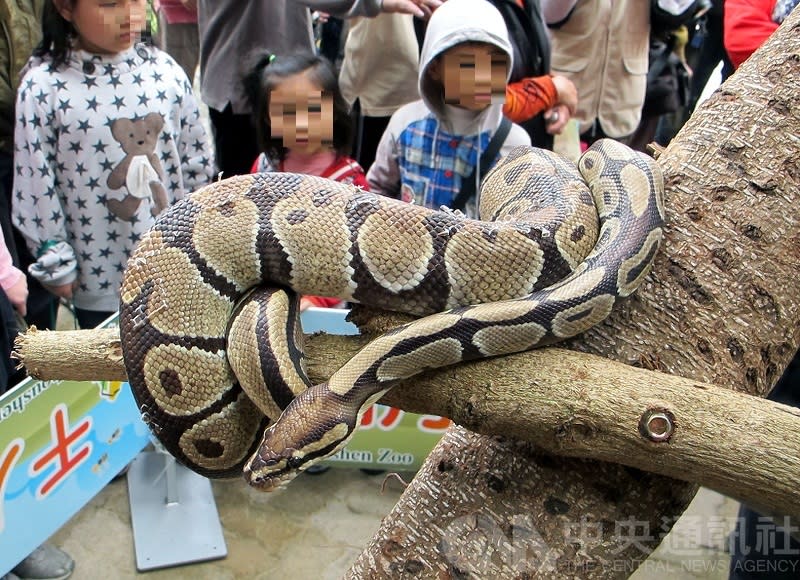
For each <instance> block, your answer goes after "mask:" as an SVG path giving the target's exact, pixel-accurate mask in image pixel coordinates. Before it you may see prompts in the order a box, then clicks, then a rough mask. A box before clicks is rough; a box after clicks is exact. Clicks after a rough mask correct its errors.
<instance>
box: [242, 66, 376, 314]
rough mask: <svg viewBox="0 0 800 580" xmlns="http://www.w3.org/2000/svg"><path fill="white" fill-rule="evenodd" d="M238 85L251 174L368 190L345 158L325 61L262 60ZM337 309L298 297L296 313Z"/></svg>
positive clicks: (338, 100) (341, 110)
mask: <svg viewBox="0 0 800 580" xmlns="http://www.w3.org/2000/svg"><path fill="white" fill-rule="evenodd" d="M244 82H245V89H246V92H247V96H248V99H249V100H250V104H251V107H252V109H253V111H254V115H255V123H256V134H257V137H258V142H259V147H260V148H261V150H262V151H263V153H261V154H260V155H259V156H258V157H257V158H256V160H255V162H254V163H253V167H252V172H253V173H259V172H269V171H289V172H292V173H304V174H307V175H317V176H320V177H327V178H328V179H332V180H334V181H340V182H343V183H349V184H352V185H356V186H358V187H361V188H363V189H369V185H368V184H367V179H366V176H365V175H364V170H363V169H362V168H361V166H360V165H359V164H358V162H356V161H354V160H353V159H350V158H349V157H348V156H347V155H348V153H349V152H350V149H351V146H352V139H353V121H352V117H351V116H350V111H349V108H348V106H347V102H346V101H345V100H344V98H343V97H342V94H341V92H340V90H339V83H338V82H337V79H336V73H335V71H334V69H333V67H332V66H331V64H330V62H328V60H327V59H325V58H323V57H320V56H315V55H306V54H295V55H289V56H275V55H271V54H265V55H263V56H261V57H259V58H258V60H257V62H256V64H255V66H254V67H253V69H252V71H251V72H250V74H248V75H247V77H245V79H244ZM339 303H340V301H339V300H338V299H335V298H324V297H321V296H303V298H302V300H301V302H300V308H301V309H305V308H308V307H309V306H324V307H329V306H335V305H338V304H339Z"/></svg>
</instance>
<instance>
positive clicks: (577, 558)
mask: <svg viewBox="0 0 800 580" xmlns="http://www.w3.org/2000/svg"><path fill="white" fill-rule="evenodd" d="M798 102H800V11H798V10H795V11H794V13H793V14H792V15H791V16H790V17H789V18H788V19H787V20H786V21H785V22H784V24H783V25H782V26H781V28H780V29H779V30H778V31H777V32H776V33H775V34H774V35H773V36H772V38H771V39H770V40H769V41H767V43H766V44H765V45H764V46H763V47H762V48H761V49H760V50H759V51H758V52H757V54H755V55H754V56H753V57H752V58H751V59H750V60H749V61H748V62H746V63H745V64H744V65H743V66H742V67H741V68H740V70H739V71H738V72H737V73H736V74H735V75H734V76H733V77H732V78H731V79H729V80H728V81H727V82H726V83H725V85H724V86H723V87H722V88H721V89H720V90H719V91H717V92H716V93H715V95H713V96H712V97H711V99H709V101H707V102H706V103H705V104H704V105H703V106H702V107H701V108H700V109H699V110H698V111H696V112H695V114H694V115H693V116H692V118H691V119H690V120H689V122H688V123H687V124H686V126H685V127H684V129H683V130H682V131H681V133H680V134H679V135H678V136H677V137H676V138H675V139H674V141H673V142H672V144H671V145H670V146H669V147H668V148H667V149H666V151H665V152H664V153H663V154H662V155H661V156H660V157H659V165H660V166H661V168H662V169H663V171H664V174H665V178H666V186H667V192H666V193H667V195H666V207H667V211H668V218H669V224H668V227H667V231H666V240H665V244H664V250H663V251H662V252H661V253H660V255H659V257H658V259H657V262H656V265H655V267H654V270H653V273H652V275H651V276H650V277H649V278H648V280H647V281H646V282H645V284H644V286H643V287H642V288H640V289H639V291H638V292H637V294H636V295H635V296H634V297H633V298H632V299H630V300H628V301H627V302H626V303H625V304H624V305H622V307H620V308H617V309H616V310H615V312H614V313H613V314H612V316H611V318H610V319H609V320H607V321H606V322H605V323H603V324H601V325H600V326H598V327H597V328H595V329H593V330H591V331H590V332H588V333H586V334H584V335H582V336H581V337H579V338H577V339H576V340H573V341H570V342H569V343H568V344H566V345H565V346H567V347H568V348H571V349H576V350H581V351H585V352H591V353H595V354H598V355H601V356H605V357H607V358H610V359H614V360H617V361H621V362H626V363H629V364H634V365H644V366H647V367H649V368H655V369H658V370H662V371H664V372H667V373H670V374H674V375H679V376H683V377H687V378H691V379H694V380H697V381H704V382H709V383H712V384H715V385H718V386H721V387H725V388H729V389H741V390H744V391H746V392H749V393H752V394H758V395H762V396H763V395H765V394H766V393H767V392H768V391H769V389H770V388H771V387H772V386H773V385H774V383H775V382H776V381H777V379H778V377H779V376H780V374H781V373H782V371H783V369H784V368H785V367H786V365H787V364H788V361H789V360H790V359H791V357H792V356H793V354H794V352H795V351H796V349H797V346H798V342H800V336H798V332H799V330H800V326H798V317H800V292H799V291H798V284H797V265H798V263H799V262H800V260H798V257H799V256H798V253H799V252H800V234H798V227H797V226H798V222H797V215H798V214H797V204H798V201H800V200H799V199H798V198H800V195H798V187H799V186H800V139H798V138H797V136H798V135H800V112H799V111H800V109H798V107H797V103H798ZM746 460H747V458H745V457H743V458H742V461H743V462H744V461H746ZM688 468H690V466H689V465H687V469H688ZM781 476H782V474H781V473H780V472H779V473H775V474H774V477H775V481H777V480H779V479H780V478H781ZM497 481H500V482H502V483H501V484H498V483H496V482H497ZM493 482H494V483H493ZM694 489H695V488H694V486H692V485H687V484H683V483H679V482H676V481H675V480H671V479H669V478H665V477H662V476H658V475H653V474H645V473H641V472H635V471H630V470H628V469H625V468H621V467H620V466H618V465H612V464H609V463H600V462H581V461H576V460H571V459H561V458H554V457H549V456H546V455H542V454H541V453H540V452H538V451H537V449H536V448H535V447H533V446H531V445H526V444H519V443H515V442H512V441H507V440H498V439H493V438H489V437H485V436H481V435H477V434H473V433H466V432H464V431H463V430H461V429H454V430H452V431H451V432H449V433H448V434H447V435H446V436H445V437H444V438H443V439H442V441H441V443H440V444H439V445H438V446H437V448H436V449H435V450H434V451H433V453H431V455H430V456H429V457H428V460H427V461H426V463H425V465H424V466H423V468H422V470H421V471H420V473H419V475H418V476H417V477H416V478H415V479H414V480H413V481H412V483H411V485H410V486H409V487H408V488H407V489H406V491H405V492H404V494H403V496H402V497H401V499H400V501H399V503H398V504H397V506H396V507H395V508H394V509H393V510H392V512H391V513H390V514H389V515H388V516H387V517H386V518H384V520H383V523H382V525H381V527H380V529H379V530H378V531H377V533H376V534H375V536H374V538H373V540H372V542H371V543H370V545H369V546H367V548H365V550H364V551H363V552H362V554H361V556H360V557H359V558H358V560H357V561H356V562H355V564H354V566H353V568H352V569H351V571H350V574H349V575H350V577H353V578H374V577H397V576H399V575H403V577H438V578H464V577H487V578H488V577H529V576H531V575H536V576H537V577H553V578H563V577H565V576H576V577H583V578H613V577H626V576H628V575H629V574H630V572H631V568H630V567H628V566H626V565H619V564H620V563H635V562H637V561H641V560H642V559H643V557H644V556H645V555H646V552H647V551H648V550H650V549H652V548H654V547H655V546H656V545H657V543H658V542H659V541H660V539H661V537H663V532H665V531H666V529H665V528H669V527H670V525H671V522H673V521H674V519H675V517H676V516H677V515H678V514H680V513H681V512H682V510H683V509H684V508H685V506H686V505H687V503H688V501H689V500H690V498H691V497H692V495H693V492H694ZM631 520H633V521H635V522H637V523H638V524H639V526H640V527H639V528H638V530H646V533H639V534H636V533H634V534H633V535H632V534H631V533H630V531H629V530H628V531H629V533H623V532H625V531H626V530H624V529H621V528H620V526H621V523H622V524H624V523H625V522H630V521H631ZM665 523H666V525H665ZM576 527H577V528H579V529H580V530H583V532H585V531H586V530H589V531H592V532H596V533H595V534H594V535H592V534H587V533H583V532H582V533H581V534H579V535H578V536H576V535H575V534H574V533H572V531H573V530H574V529H575V528H576ZM498 531H499V532H500V533H498ZM517 532H518V533H517ZM515 533H516V535H515ZM517 538H519V539H517ZM537 539H539V540H541V541H538V542H537V541H536V540H537ZM490 547H496V549H494V550H490V549H489V548H490ZM643 552H645V553H643ZM472 575H474V576H472Z"/></svg>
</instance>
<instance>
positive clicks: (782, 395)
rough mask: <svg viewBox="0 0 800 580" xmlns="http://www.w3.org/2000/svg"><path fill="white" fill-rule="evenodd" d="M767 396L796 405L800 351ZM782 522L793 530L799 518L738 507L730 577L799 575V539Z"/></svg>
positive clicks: (799, 397) (799, 400)
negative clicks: (775, 517) (787, 518)
mask: <svg viewBox="0 0 800 580" xmlns="http://www.w3.org/2000/svg"><path fill="white" fill-rule="evenodd" d="M767 398H768V399H770V400H771V401H777V402H779V403H783V404H784V405H791V406H793V407H800V351H798V352H797V353H795V355H794V359H792V362H790V363H789V366H788V367H787V368H786V372H784V373H783V375H782V376H781V378H780V380H779V381H778V384H777V385H775V388H774V389H772V392H771V393H770V394H769V396H768V397H767ZM776 475H777V476H780V474H776ZM795 485H800V482H795ZM784 523H788V524H789V525H791V526H792V527H793V528H794V529H795V530H796V529H797V528H798V527H800V522H799V521H796V520H794V521H790V522H784V521H782V520H777V521H774V522H773V521H772V520H770V519H768V518H765V517H763V516H762V515H761V514H759V513H757V512H755V511H753V510H751V509H750V508H749V507H747V506H745V505H743V506H742V507H741V509H740V510H739V519H738V521H737V526H736V530H735V531H734V533H733V534H732V536H731V546H730V548H731V569H730V577H729V578H730V580H749V579H751V578H770V579H776V580H782V579H785V580H790V579H795V578H800V542H798V541H797V540H795V539H793V538H791V537H790V536H789V534H788V532H787V531H786V530H785V529H784V528H783V527H782V525H781V524H784Z"/></svg>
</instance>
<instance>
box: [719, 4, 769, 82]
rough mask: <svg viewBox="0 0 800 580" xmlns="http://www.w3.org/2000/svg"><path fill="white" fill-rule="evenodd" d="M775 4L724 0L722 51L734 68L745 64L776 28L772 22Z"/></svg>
mask: <svg viewBox="0 0 800 580" xmlns="http://www.w3.org/2000/svg"><path fill="white" fill-rule="evenodd" d="M774 9H775V0H725V30H724V34H723V39H724V43H725V50H726V51H727V52H728V56H729V57H730V58H731V62H732V63H733V66H734V67H736V68H739V65H740V64H742V63H743V62H744V61H746V60H747V59H748V58H749V57H750V55H751V54H753V52H755V50H756V49H757V48H758V47H759V46H761V45H762V44H763V43H764V41H765V40H766V39H767V38H769V36H770V35H771V34H772V33H773V32H775V30H776V29H777V28H778V24H777V23H775V22H773V21H772V11H773V10H774Z"/></svg>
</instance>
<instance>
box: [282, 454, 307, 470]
mask: <svg viewBox="0 0 800 580" xmlns="http://www.w3.org/2000/svg"><path fill="white" fill-rule="evenodd" d="M302 464H303V459H302V458H301V457H295V456H294V455H292V456H291V457H290V458H289V459H287V460H286V466H287V467H288V468H289V469H297V468H298V467H300V466H301V465H302Z"/></svg>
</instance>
